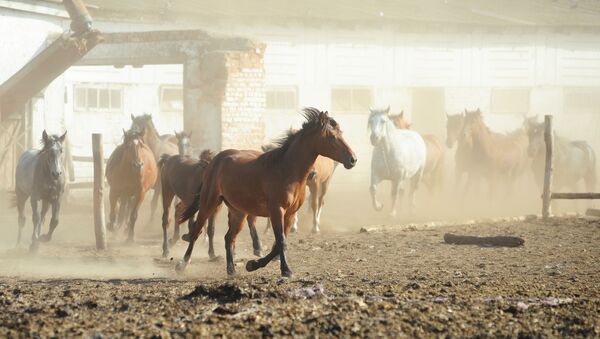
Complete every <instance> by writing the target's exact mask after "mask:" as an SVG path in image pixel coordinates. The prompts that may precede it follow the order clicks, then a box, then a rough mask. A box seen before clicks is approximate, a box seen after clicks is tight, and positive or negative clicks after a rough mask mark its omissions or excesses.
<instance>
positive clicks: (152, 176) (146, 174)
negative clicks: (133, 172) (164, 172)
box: [140, 145, 158, 192]
mask: <svg viewBox="0 0 600 339" xmlns="http://www.w3.org/2000/svg"><path fill="white" fill-rule="evenodd" d="M140 158H141V160H142V162H143V163H144V167H143V169H144V170H143V171H142V178H141V183H142V189H143V190H144V192H145V191H147V190H148V189H150V188H151V187H153V186H154V184H155V183H156V179H157V178H158V162H157V160H156V158H155V157H154V153H152V150H150V148H149V147H148V146H147V145H142V148H141V149H140Z"/></svg>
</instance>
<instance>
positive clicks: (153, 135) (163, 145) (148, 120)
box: [130, 114, 179, 221]
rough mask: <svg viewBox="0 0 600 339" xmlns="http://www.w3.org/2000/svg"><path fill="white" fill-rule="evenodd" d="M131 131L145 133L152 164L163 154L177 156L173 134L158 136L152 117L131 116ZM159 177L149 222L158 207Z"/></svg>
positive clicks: (176, 143)
mask: <svg viewBox="0 0 600 339" xmlns="http://www.w3.org/2000/svg"><path fill="white" fill-rule="evenodd" d="M130 128H131V129H138V130H144V131H146V132H145V133H144V140H143V141H144V143H145V144H146V145H147V146H148V147H149V148H150V150H151V151H152V154H153V155H154V162H155V163H158V161H159V160H160V157H161V156H162V155H163V154H169V155H175V154H179V147H178V140H177V137H176V136H175V135H173V134H163V135H160V134H159V133H158V130H157V129H156V127H155V126H154V122H152V115H150V114H142V115H139V116H137V117H136V116H134V115H133V114H132V115H131V127H130ZM160 188H161V185H160V177H159V178H158V182H156V184H155V186H154V195H153V196H152V203H151V204H150V220H151V221H152V219H153V218H154V212H155V211H156V208H157V206H158V198H159V197H160Z"/></svg>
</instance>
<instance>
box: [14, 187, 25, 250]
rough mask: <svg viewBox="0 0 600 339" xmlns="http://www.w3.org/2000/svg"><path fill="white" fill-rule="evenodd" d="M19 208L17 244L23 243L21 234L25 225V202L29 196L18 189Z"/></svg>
mask: <svg viewBox="0 0 600 339" xmlns="http://www.w3.org/2000/svg"><path fill="white" fill-rule="evenodd" d="M16 194H17V210H18V211H19V235H17V246H18V245H19V244H21V235H22V233H23V228H24V227H25V221H26V219H25V213H24V211H25V202H26V201H27V196H26V195H25V194H24V193H21V192H20V191H19V190H17V193H16Z"/></svg>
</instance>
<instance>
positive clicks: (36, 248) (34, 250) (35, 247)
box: [29, 243, 39, 254]
mask: <svg viewBox="0 0 600 339" xmlns="http://www.w3.org/2000/svg"><path fill="white" fill-rule="evenodd" d="M38 251H39V245H38V244H37V243H35V244H31V245H30V246H29V253H33V254H36V253H38Z"/></svg>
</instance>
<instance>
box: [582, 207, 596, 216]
mask: <svg viewBox="0 0 600 339" xmlns="http://www.w3.org/2000/svg"><path fill="white" fill-rule="evenodd" d="M585 215H587V216H590V217H600V209H597V208H588V209H587V210H586V211H585Z"/></svg>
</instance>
